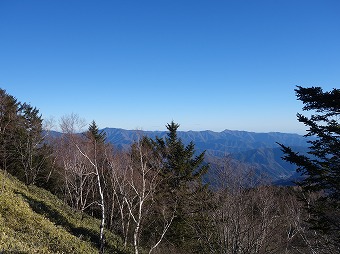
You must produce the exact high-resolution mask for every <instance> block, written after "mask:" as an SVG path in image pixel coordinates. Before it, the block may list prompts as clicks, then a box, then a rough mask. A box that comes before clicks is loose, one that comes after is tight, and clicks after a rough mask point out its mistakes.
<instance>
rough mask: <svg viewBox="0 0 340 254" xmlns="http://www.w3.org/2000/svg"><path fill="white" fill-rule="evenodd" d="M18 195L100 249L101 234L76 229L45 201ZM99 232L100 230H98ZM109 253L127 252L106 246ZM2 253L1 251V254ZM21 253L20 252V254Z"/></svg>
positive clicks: (38, 210)
mask: <svg viewBox="0 0 340 254" xmlns="http://www.w3.org/2000/svg"><path fill="white" fill-rule="evenodd" d="M17 194H20V195H22V197H24V198H25V199H26V200H27V202H28V204H29V205H30V207H31V208H32V210H33V211H34V212H36V213H38V214H41V215H44V216H45V217H46V218H48V219H49V220H50V221H52V222H53V223H54V224H56V225H57V226H62V227H63V228H65V230H66V231H68V232H69V233H71V234H72V235H74V236H76V237H78V238H80V239H82V240H84V241H90V242H92V243H93V244H94V245H95V246H96V247H97V248H99V232H95V231H93V230H90V229H87V228H84V227H76V226H75V225H73V224H72V223H70V222H69V220H68V219H67V217H65V216H63V215H62V214H61V213H60V212H59V211H57V210H56V209H54V208H52V207H51V206H49V205H47V204H45V203H44V202H43V201H39V200H36V199H33V198H31V197H28V196H27V195H25V194H24V193H21V192H17ZM98 231H99V228H98ZM107 251H108V252H109V253H118V254H124V253H125V252H122V251H120V250H118V249H116V248H114V246H108V245H106V246H105V252H107ZM1 253H2V252H1V251H0V254H1ZM3 253H17V252H3ZM18 253H19V252H18Z"/></svg>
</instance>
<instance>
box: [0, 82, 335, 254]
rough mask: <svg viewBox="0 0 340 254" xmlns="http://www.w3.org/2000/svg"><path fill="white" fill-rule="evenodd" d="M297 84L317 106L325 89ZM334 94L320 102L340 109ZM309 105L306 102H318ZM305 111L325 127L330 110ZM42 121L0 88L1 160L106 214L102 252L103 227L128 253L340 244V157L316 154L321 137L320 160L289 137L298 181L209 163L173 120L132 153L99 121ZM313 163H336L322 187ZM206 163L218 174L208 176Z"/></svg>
mask: <svg viewBox="0 0 340 254" xmlns="http://www.w3.org/2000/svg"><path fill="white" fill-rule="evenodd" d="M296 92H297V94H298V95H300V97H298V99H300V100H302V101H303V102H305V100H307V101H308V102H306V103H310V104H311V103H312V101H313V100H316V99H319V100H320V96H321V97H322V95H325V94H327V93H323V92H322V91H320V90H319V91H318V92H319V93H318V94H317V96H319V97H317V98H314V97H312V96H314V95H315V91H314V90H312V91H311V90H307V91H306V90H303V88H302V87H298V88H297V90H296ZM313 92H314V94H313ZM336 92H337V93H336ZM303 93H304V96H303ZM308 93H309V95H308V96H307V95H306V94H308ZM328 94H331V93H328ZM333 94H335V95H334V96H333V97H332V101H334V103H333V104H332V103H330V104H331V105H328V104H327V101H329V99H330V98H329V97H328V99H327V100H325V99H324V104H322V106H323V107H328V109H329V110H330V111H331V112H337V114H338V113H339V104H337V103H338V102H339V98H340V97H339V91H338V90H335V92H334V91H333ZM336 96H337V97H336ZM306 98H307V99H306ZM310 104H308V105H309V107H308V108H305V109H306V110H310V109H314V108H315V105H314V104H313V105H314V108H313V107H312V106H310ZM331 106H332V107H333V108H331ZM334 107H335V110H334ZM318 110H319V109H318ZM319 112H324V111H323V110H319ZM326 114H327V117H331V118H332V120H330V122H329V126H330V127H329V128H330V130H329V132H328V134H329V136H327V137H332V139H330V138H329V139H327V140H326V137H325V134H322V135H323V136H321V138H322V139H320V140H319V142H321V143H322V144H325V143H326V142H329V144H332V145H333V146H332V147H329V148H328V150H327V151H333V154H334V156H338V154H337V153H338V149H337V147H339V146H336V145H337V144H338V143H335V142H338V136H336V135H334V133H337V135H338V134H339V125H338V119H337V118H336V117H337V115H331V114H330V112H326ZM299 119H300V120H303V121H305V123H306V124H311V125H312V123H313V126H312V127H314V129H313V132H310V135H319V136H320V135H321V132H320V133H317V132H316V131H315V130H316V126H317V124H316V122H317V121H320V120H322V121H325V119H326V118H322V119H321V118H320V117H316V116H315V117H314V118H312V119H309V120H308V119H307V118H303V117H302V115H300V118H299ZM43 124H44V121H43V119H42V116H41V114H39V110H38V109H37V108H35V107H33V106H31V105H30V104H28V103H21V102H19V101H17V99H16V98H15V97H14V96H12V95H9V94H7V93H6V91H5V90H2V89H0V135H1V137H0V146H1V147H0V163H1V164H0V165H1V168H2V170H4V171H6V172H8V173H10V174H12V175H15V176H16V177H17V178H18V179H20V180H22V181H24V182H25V183H26V184H28V185H30V184H35V185H38V186H40V187H44V188H46V189H48V190H50V191H51V192H52V193H54V194H56V195H57V196H59V197H60V198H61V199H62V200H63V201H64V202H65V203H67V204H68V205H70V206H71V207H72V208H73V209H75V210H76V211H79V212H81V213H87V214H90V215H92V216H94V217H97V218H99V219H100V221H101V223H100V228H99V229H98V234H99V239H100V241H99V242H98V243H97V245H98V249H99V252H100V253H104V252H105V231H106V230H110V231H112V232H114V233H115V234H117V235H119V236H120V237H121V239H122V241H123V244H124V246H125V247H126V250H127V252H128V251H129V250H130V251H131V249H132V252H133V253H136V254H137V253H164V252H165V251H167V252H170V253H249V254H252V253H254V254H255V253H338V251H339V246H338V244H337V242H338V241H337V240H338V236H339V206H338V204H339V202H338V198H339V195H338V191H339V188H338V187H339V185H337V184H338V183H339V181H337V180H339V178H338V176H339V173H338V166H339V162H338V160H337V159H338V158H339V157H335V158H334V156H333V157H332V156H331V155H333V154H331V153H327V154H321V155H320V153H317V152H316V151H317V150H318V149H319V150H321V149H322V148H323V147H322V148H321V144H319V143H312V147H311V151H312V152H313V151H314V153H313V154H314V155H315V156H319V155H320V156H322V159H323V161H321V160H320V158H321V157H319V160H318V158H316V157H315V156H314V157H312V159H311V157H306V156H305V157H303V158H301V157H299V156H301V155H299V154H296V153H294V152H293V151H292V150H291V149H290V148H288V147H285V146H284V145H282V148H283V150H284V152H285V153H286V156H285V159H286V160H288V161H291V162H292V163H295V164H296V165H298V166H299V168H300V170H301V171H303V172H304V173H305V174H306V175H307V177H306V178H304V179H305V180H304V182H302V183H300V184H299V185H298V186H295V187H278V186H272V185H271V184H270V183H269V182H267V181H266V179H265V178H262V177H259V176H258V175H257V174H255V172H254V170H253V169H252V168H251V167H249V166H246V165H242V164H240V163H236V162H235V161H234V160H233V159H231V157H228V156H226V157H224V158H220V159H218V158H215V159H214V160H213V161H210V163H207V162H206V161H205V158H204V153H201V154H196V153H195V144H194V143H193V142H191V143H189V144H187V145H186V144H184V143H183V142H182V140H181V139H180V138H179V137H178V136H177V130H178V128H179V124H177V123H175V122H173V121H172V122H171V123H169V124H167V125H166V127H167V130H168V133H167V136H166V137H165V138H163V139H162V138H155V139H151V138H148V137H145V136H140V137H139V138H138V140H136V141H135V142H134V143H133V144H132V145H131V146H130V148H129V149H128V150H127V151H122V150H118V149H116V148H115V147H114V146H113V145H112V144H110V143H108V142H107V141H106V136H105V133H104V132H101V131H100V130H99V127H98V126H97V124H96V122H95V121H93V122H92V123H90V124H89V125H88V127H87V130H86V131H84V128H85V127H86V124H85V123H84V121H83V120H82V119H81V118H80V117H79V116H78V115H75V114H71V115H67V116H64V117H62V118H61V119H60V121H59V128H60V130H61V134H60V135H54V136H53V135H49V131H48V128H46V127H45V126H43ZM311 129H312V128H311ZM324 130H325V129H324V128H323V129H322V131H324ZM323 133H324V132H323ZM313 142H317V141H313ZM313 148H314V150H313ZM319 152H320V151H319ZM308 160H312V161H308ZM301 161H303V162H304V163H305V164H299V163H302V162H301ZM312 162H313V163H314V164H317V163H318V164H317V165H318V166H320V167H321V166H322V169H321V168H317V169H315V170H320V171H321V170H325V169H330V170H329V172H330V171H332V170H333V171H332V172H330V173H329V175H328V176H327V177H326V176H325V177H324V178H322V179H323V181H324V182H322V184H321V182H320V185H319V188H316V187H315V189H311V186H318V185H317V184H316V182H317V181H318V179H319V178H317V177H316V173H315V172H316V171H315V170H314V171H312V172H309V171H308V170H309V169H310V167H309V165H310V163H312ZM325 162H327V163H328V164H326V163H325ZM308 163H309V164H308ZM313 169H314V168H313ZM208 171H209V172H210V173H209V174H208V175H213V176H214V177H213V179H208V180H207V179H206V176H207V172H208ZM331 173H332V174H331ZM331 177H333V178H331ZM308 179H314V182H310V181H309V182H308ZM327 181H329V184H331V183H332V184H333V185H327V184H326V183H327ZM323 186H327V187H324V188H323V189H322V187H323ZM325 204H327V209H326V210H325V209H323V208H324V205H325ZM328 208H332V209H328ZM318 209H319V210H318ZM318 212H320V213H318ZM320 214H322V215H323V216H321V215H320ZM327 219H328V220H327ZM330 219H332V220H330ZM327 223H328V224H327Z"/></svg>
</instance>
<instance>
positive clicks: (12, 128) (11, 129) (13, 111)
mask: <svg viewBox="0 0 340 254" xmlns="http://www.w3.org/2000/svg"><path fill="white" fill-rule="evenodd" d="M18 110H19V102H18V101H17V99H16V98H14V97H13V96H11V95H9V94H7V93H6V91H5V90H3V89H0V163H1V164H0V167H1V169H3V170H7V169H8V167H14V163H15V162H16V160H15V147H14V145H13V140H14V136H15V134H16V129H17V120H18Z"/></svg>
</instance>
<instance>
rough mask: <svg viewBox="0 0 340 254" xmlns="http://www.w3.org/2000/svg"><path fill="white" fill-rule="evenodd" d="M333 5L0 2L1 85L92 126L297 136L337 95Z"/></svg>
mask: <svg viewBox="0 0 340 254" xmlns="http://www.w3.org/2000/svg"><path fill="white" fill-rule="evenodd" d="M339 13H340V1H338V0H334V1H328V0H318V1H313V0H306V1H303V0H293V1H290V0H282V1H281V0H268V1H262V0H259V1H256V0H249V1H246V0H233V1H231V0H230V1H227V0H225V1H222V0H204V1H203V0H191V1H189V0H154V1H149V0H110V1H94V0H93V1H87V0H41V1H36V0H30V1H27V0H0V87H1V88H2V89H5V90H6V91H7V92H8V93H9V94H11V95H13V96H15V97H16V98H17V99H18V100H19V101H22V102H29V103H31V104H32V105H33V106H36V107H37V108H39V109H40V112H41V113H42V115H43V117H44V118H50V117H54V118H55V119H56V120H57V119H59V118H60V117H61V116H63V115H66V114H70V113H76V114H78V115H79V116H80V117H83V118H85V119H86V120H87V121H88V122H90V121H92V120H95V121H96V122H97V124H98V125H99V127H100V128H104V127H117V128H125V129H136V128H138V129H143V130H164V129H165V124H166V123H169V122H170V121H171V120H174V121H175V122H177V123H179V124H180V125H181V128H180V130H206V129H210V130H213V131H222V130H224V129H231V130H246V131H256V132H269V131H280V132H298V133H301V132H302V130H303V129H304V128H303V126H302V125H301V124H299V123H298V122H297V120H296V113H297V112H300V111H301V104H300V102H298V101H297V100H296V97H295V93H294V88H295V86H296V85H301V86H322V87H323V88H324V89H325V90H330V89H331V88H339V85H340V15H339Z"/></svg>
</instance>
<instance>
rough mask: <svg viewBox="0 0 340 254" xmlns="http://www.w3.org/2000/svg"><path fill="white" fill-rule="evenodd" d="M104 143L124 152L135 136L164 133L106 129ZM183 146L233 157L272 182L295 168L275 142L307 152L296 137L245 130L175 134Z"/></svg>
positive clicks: (304, 142) (286, 177)
mask: <svg viewBox="0 0 340 254" xmlns="http://www.w3.org/2000/svg"><path fill="white" fill-rule="evenodd" d="M103 131H104V132H105V133H106V135H107V140H108V141H109V142H111V143H112V144H113V145H114V146H116V147H118V148H119V149H127V148H128V147H129V145H130V144H131V143H133V142H134V141H136V140H137V139H138V137H141V136H148V137H150V138H155V137H159V138H164V137H165V136H166V134H167V132H166V131H141V130H124V129H117V128H105V129H103ZM177 134H178V137H179V138H181V139H182V141H183V143H185V144H188V143H189V142H190V141H193V142H194V144H195V148H196V152H197V153H201V152H203V151H206V156H207V157H223V156H226V155H230V156H232V158H234V159H235V160H238V161H240V162H243V163H246V164H249V165H252V166H254V167H255V168H256V170H257V172H261V173H264V174H266V175H267V176H269V177H270V178H271V179H272V180H273V181H280V182H283V181H285V182H287V181H289V179H290V178H295V177H297V176H298V175H297V174H296V168H295V166H294V165H291V164H289V163H287V162H285V161H283V160H282V159H281V157H282V155H283V154H282V151H281V150H280V147H279V145H278V144H277V143H276V142H278V143H282V144H285V145H287V146H290V147H293V148H294V150H295V151H299V152H301V153H306V151H307V148H308V143H307V140H306V138H305V137H303V136H302V135H298V134H290V133H280V132H269V133H255V132H247V131H232V130H224V131H222V132H214V131H209V130H207V131H178V133H177Z"/></svg>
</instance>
